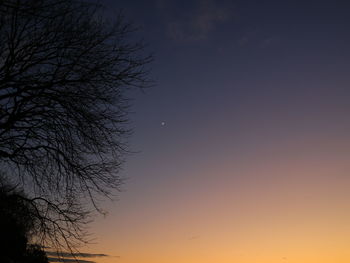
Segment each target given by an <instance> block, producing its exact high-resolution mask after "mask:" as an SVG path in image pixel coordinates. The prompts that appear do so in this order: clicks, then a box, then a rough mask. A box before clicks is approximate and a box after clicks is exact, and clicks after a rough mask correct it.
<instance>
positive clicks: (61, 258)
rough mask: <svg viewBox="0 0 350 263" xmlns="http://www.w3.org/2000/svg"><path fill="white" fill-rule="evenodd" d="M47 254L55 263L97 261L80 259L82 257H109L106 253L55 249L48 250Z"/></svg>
mask: <svg viewBox="0 0 350 263" xmlns="http://www.w3.org/2000/svg"><path fill="white" fill-rule="evenodd" d="M46 255H47V256H48V260H49V262H55V263H71V262H72V263H73V262H74V263H77V262H79V263H96V262H95V261H92V260H86V259H80V258H101V257H109V255H106V254H91V253H67V252H60V253H57V252H54V251H46Z"/></svg>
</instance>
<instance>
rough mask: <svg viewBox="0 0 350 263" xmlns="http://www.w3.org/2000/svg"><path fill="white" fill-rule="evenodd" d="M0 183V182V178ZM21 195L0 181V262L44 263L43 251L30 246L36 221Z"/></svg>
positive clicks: (45, 257) (36, 246)
mask: <svg viewBox="0 0 350 263" xmlns="http://www.w3.org/2000/svg"><path fill="white" fill-rule="evenodd" d="M0 180H1V179H0ZM22 197H24V196H23V194H22V193H20V192H16V191H15V188H13V187H12V188H11V187H9V186H7V185H4V183H3V182H2V181H1V185H0V215H1V216H0V228H1V235H0V248H1V253H0V262H3V263H11V262H12V263H47V262H48V259H47V256H46V254H45V252H44V251H43V250H42V249H41V247H40V246H38V245H33V244H29V240H30V237H31V235H32V234H33V233H34V232H35V227H36V226H35V224H36V220H37V219H36V218H35V217H34V216H33V211H32V208H31V207H30V205H29V204H28V203H26V201H25V198H22Z"/></svg>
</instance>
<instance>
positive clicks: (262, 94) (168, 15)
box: [86, 0, 350, 263]
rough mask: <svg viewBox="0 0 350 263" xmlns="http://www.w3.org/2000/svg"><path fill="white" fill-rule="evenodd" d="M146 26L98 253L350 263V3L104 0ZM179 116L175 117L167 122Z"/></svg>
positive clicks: (136, 260) (157, 258)
mask: <svg viewBox="0 0 350 263" xmlns="http://www.w3.org/2000/svg"><path fill="white" fill-rule="evenodd" d="M101 2H102V3H103V4H104V5H105V6H106V7H107V10H108V15H109V16H114V14H115V13H117V12H118V10H119V9H120V8H122V9H123V11H124V14H125V16H126V17H127V18H128V19H130V20H131V21H133V22H134V23H135V24H136V25H139V26H140V27H141V29H140V31H139V32H138V36H140V37H143V38H144V39H145V41H146V42H147V43H148V48H147V49H148V50H149V51H150V52H154V54H155V62H154V63H153V64H152V73H151V77H152V78H153V79H154V80H155V81H156V86H155V87H153V88H151V89H149V90H147V91H146V93H142V92H138V91H135V92H134V93H133V94H132V97H133V98H134V101H133V107H132V111H133V112H134V113H132V114H131V115H130V119H131V126H132V127H133V128H134V134H133V136H132V137H131V148H132V149H133V150H135V151H140V153H137V154H134V155H132V156H130V157H128V159H127V163H126V165H125V167H124V171H123V172H122V175H123V176H124V177H127V178H128V180H127V181H126V184H125V185H124V186H123V192H121V193H119V195H118V199H119V200H118V201H117V202H113V203H107V202H106V203H104V208H105V209H106V210H107V211H109V213H108V216H107V217H105V218H102V217H99V218H98V219H97V220H96V221H95V222H94V223H93V224H92V225H91V226H90V227H91V232H93V233H94V237H96V244H93V245H91V246H89V247H88V248H86V251H87V252H90V253H104V254H108V255H111V256H110V257H100V258H94V259H93V260H95V261H96V262H98V263H114V262H115V263H118V262H120V263H199V262H200V263H214V262H218V263H233V262H234V263H278V262H290V263H345V262H350V250H349V244H350V176H349V172H350V161H349V159H350V118H349V116H350V102H349V99H350V89H349V84H350V70H349V69H350V67H349V63H350V32H349V28H350V16H349V9H350V4H349V3H348V1H335V0H332V1H331V0H329V1H321V0H319V1H248V0H246V1H214V0H187V1H175V0H172V1H171V0H149V1H141V0H140V1H137V0H128V1H126V0H125V1H114V0H104V1H101ZM162 123H163V124H165V125H162Z"/></svg>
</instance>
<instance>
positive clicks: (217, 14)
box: [158, 0, 232, 42]
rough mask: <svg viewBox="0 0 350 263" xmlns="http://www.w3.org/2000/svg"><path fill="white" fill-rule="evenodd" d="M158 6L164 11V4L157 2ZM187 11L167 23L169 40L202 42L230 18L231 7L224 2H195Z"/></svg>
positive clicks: (205, 0)
mask: <svg viewBox="0 0 350 263" xmlns="http://www.w3.org/2000/svg"><path fill="white" fill-rule="evenodd" d="M159 3H161V4H159ZM158 6H161V8H163V9H164V6H165V2H164V1H162V2H158ZM189 9H190V10H182V11H183V12H180V14H178V15H175V16H172V18H170V20H168V21H167V25H166V32H167V36H168V37H169V38H171V39H173V40H176V41H180V42H193V41H200V40H204V39H207V38H208V37H209V35H210V33H211V32H212V31H214V30H215V29H216V28H217V27H218V26H219V25H220V24H222V23H224V22H226V21H228V20H229V19H230V18H231V17H232V6H231V4H228V3H225V2H224V1H221V2H220V3H219V2H218V1H213V0H197V1H196V2H195V5H194V6H193V7H192V8H189Z"/></svg>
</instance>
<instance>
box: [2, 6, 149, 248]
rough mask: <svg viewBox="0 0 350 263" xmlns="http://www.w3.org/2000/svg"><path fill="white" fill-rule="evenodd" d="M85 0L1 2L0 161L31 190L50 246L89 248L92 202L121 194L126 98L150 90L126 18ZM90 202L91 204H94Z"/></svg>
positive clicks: (144, 59)
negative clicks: (132, 91)
mask: <svg viewBox="0 0 350 263" xmlns="http://www.w3.org/2000/svg"><path fill="white" fill-rule="evenodd" d="M100 11H101V8H100V7H99V6H98V5H96V4H92V3H86V2H81V1H77V0H2V1H0V163H1V168H2V171H3V172H4V173H7V174H8V175H11V179H12V181H16V183H18V184H19V185H20V187H23V188H24V189H25V191H26V196H27V197H26V198H27V201H28V202H30V203H31V204H32V205H33V207H34V208H35V209H34V210H35V211H36V212H37V216H38V217H39V218H40V220H41V224H39V227H40V229H41V231H39V232H40V233H41V235H40V240H41V242H42V243H45V242H46V243H47V242H48V243H49V244H50V245H53V244H55V245H56V246H58V247H61V248H62V247H64V246H66V247H68V248H72V247H74V245H75V242H76V241H83V240H84V239H83V236H84V231H83V230H82V225H84V224H85V223H86V222H87V221H88V214H89V213H88V212H89V209H87V208H86V207H87V206H86V205H88V204H87V203H90V204H93V206H94V207H95V208H96V209H97V210H99V206H98V204H97V203H96V200H97V199H96V197H97V196H99V195H103V196H110V195H111V190H112V189H116V188H118V186H120V184H121V178H120V176H119V174H118V171H119V169H120V166H121V164H122V163H123V156H124V153H125V152H126V147H125V146H126V144H125V143H126V136H127V135H128V129H127V126H126V123H127V109H128V100H127V98H126V95H125V93H126V91H127V90H128V89H129V88H131V87H139V88H144V87H146V86H148V85H149V81H148V78H147V76H148V72H147V70H146V69H145V66H147V64H148V63H149V62H150V60H151V58H150V57H149V56H143V55H142V52H143V45H142V44H140V42H135V41H132V40H131V37H130V33H132V31H133V28H132V27H131V26H130V24H128V23H126V22H125V21H124V19H123V18H122V17H121V16H120V15H118V16H117V17H116V20H115V21H114V22H113V23H110V22H108V21H106V20H105V19H103V16H102V15H101V12H100ZM86 200H89V202H86Z"/></svg>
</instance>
